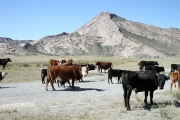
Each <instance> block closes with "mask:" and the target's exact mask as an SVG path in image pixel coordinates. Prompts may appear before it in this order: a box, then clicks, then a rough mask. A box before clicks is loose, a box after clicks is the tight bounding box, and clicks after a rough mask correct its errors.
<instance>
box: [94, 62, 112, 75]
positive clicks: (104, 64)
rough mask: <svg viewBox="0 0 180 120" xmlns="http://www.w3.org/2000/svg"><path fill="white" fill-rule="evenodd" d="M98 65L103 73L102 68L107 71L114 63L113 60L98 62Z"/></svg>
mask: <svg viewBox="0 0 180 120" xmlns="http://www.w3.org/2000/svg"><path fill="white" fill-rule="evenodd" d="M96 65H97V66H98V71H99V72H101V73H102V69H104V71H105V72H106V70H107V69H109V68H110V69H112V63H111V62H99V61H97V62H96Z"/></svg>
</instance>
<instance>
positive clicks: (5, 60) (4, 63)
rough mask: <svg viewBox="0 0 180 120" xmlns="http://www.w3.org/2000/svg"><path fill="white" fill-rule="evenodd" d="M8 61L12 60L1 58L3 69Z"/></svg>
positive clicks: (0, 62)
mask: <svg viewBox="0 0 180 120" xmlns="http://www.w3.org/2000/svg"><path fill="white" fill-rule="evenodd" d="M8 62H12V61H11V59H10V58H5V59H0V65H2V67H3V69H5V67H6V64H7V63H8Z"/></svg>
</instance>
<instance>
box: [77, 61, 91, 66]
mask: <svg viewBox="0 0 180 120" xmlns="http://www.w3.org/2000/svg"><path fill="white" fill-rule="evenodd" d="M75 65H80V66H81V67H86V66H88V65H89V64H88V63H83V62H77V63H75Z"/></svg>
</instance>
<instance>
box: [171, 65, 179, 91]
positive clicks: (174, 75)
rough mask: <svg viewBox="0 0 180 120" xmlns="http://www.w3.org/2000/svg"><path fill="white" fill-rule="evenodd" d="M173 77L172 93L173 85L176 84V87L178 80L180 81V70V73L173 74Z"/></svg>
mask: <svg viewBox="0 0 180 120" xmlns="http://www.w3.org/2000/svg"><path fill="white" fill-rule="evenodd" d="M171 77H172V81H171V88H170V89H171V91H172V85H173V84H174V86H175V87H176V82H177V81H178V80H180V68H179V69H178V72H174V73H172V74H171Z"/></svg>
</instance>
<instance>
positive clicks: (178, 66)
mask: <svg viewBox="0 0 180 120" xmlns="http://www.w3.org/2000/svg"><path fill="white" fill-rule="evenodd" d="M179 68H180V64H171V73H172V72H174V71H175V70H176V71H177V70H178V69H179Z"/></svg>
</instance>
